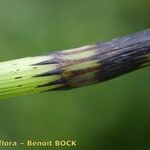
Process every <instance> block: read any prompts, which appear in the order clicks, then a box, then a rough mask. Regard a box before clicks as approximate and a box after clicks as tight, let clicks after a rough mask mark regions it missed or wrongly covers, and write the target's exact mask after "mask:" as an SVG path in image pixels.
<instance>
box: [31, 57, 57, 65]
mask: <svg viewBox="0 0 150 150" xmlns="http://www.w3.org/2000/svg"><path fill="white" fill-rule="evenodd" d="M48 64H59V60H58V59H56V58H53V59H51V60H45V61H41V62H39V63H36V64H32V66H36V65H48Z"/></svg>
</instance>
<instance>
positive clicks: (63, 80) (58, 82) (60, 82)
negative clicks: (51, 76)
mask: <svg viewBox="0 0 150 150" xmlns="http://www.w3.org/2000/svg"><path fill="white" fill-rule="evenodd" d="M57 84H66V80H65V79H63V78H60V79H58V80H55V81H52V82H49V83H46V84H43V85H39V86H37V88H39V87H46V86H52V85H57Z"/></svg>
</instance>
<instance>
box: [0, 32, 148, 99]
mask: <svg viewBox="0 0 150 150" xmlns="http://www.w3.org/2000/svg"><path fill="white" fill-rule="evenodd" d="M149 65H150V29H148V30H144V31H141V32H138V33H135V34H132V35H128V36H125V37H122V38H118V39H113V40H111V41H108V42H103V43H97V44H92V45H88V46H83V47H79V48H75V49H70V50H64V51H60V52H54V53H51V54H47V55H43V56H37V57H28V58H22V59H17V60H12V61H6V62H1V63H0V99H6V98H11V97H15V96H20V95H26V94H32V93H39V92H44V91H51V90H67V89H72V88H77V87H81V86H86V85H91V84H95V83H98V82H102V81H106V80H109V79H112V78H115V77H118V76H120V75H122V74H125V73H128V72H131V71H134V70H136V69H140V68H143V67H146V66H149Z"/></svg>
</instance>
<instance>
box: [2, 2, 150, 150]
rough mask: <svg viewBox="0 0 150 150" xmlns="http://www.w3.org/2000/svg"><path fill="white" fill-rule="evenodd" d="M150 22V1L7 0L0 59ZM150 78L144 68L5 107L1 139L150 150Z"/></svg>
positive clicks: (126, 31) (66, 46) (80, 42)
mask: <svg viewBox="0 0 150 150" xmlns="http://www.w3.org/2000/svg"><path fill="white" fill-rule="evenodd" d="M149 17H150V1H148V0H0V61H4V60H9V59H15V58H20V57H26V56H34V55H39V54H43V53H47V52H50V51H55V50H61V49H69V48H73V47H78V46H81V45H86V44H90V43H94V42H98V41H104V40H109V39H112V38H115V37H119V36H122V35H126V34H129V33H131V32H136V31H139V30H143V29H146V28H148V27H150V18H149ZM149 76H150V70H149V68H145V69H142V70H138V71H136V72H133V73H130V74H127V75H124V76H121V77H119V78H116V79H113V80H111V81H107V82H104V83H101V84H97V85H93V86H89V87H83V88H79V89H74V90H70V91H64V92H48V93H43V94H37V95H32V96H23V97H18V98H13V99H9V100H4V101H0V118H1V119H0V139H12V140H18V141H24V140H26V139H35V140H46V139H49V140H56V139H76V140H77V141H78V144H77V145H78V146H77V147H76V148H74V149H76V150H91V149H93V150H100V149H102V150H120V149H121V150H126V149H128V150H139V149H140V150H148V149H150V78H149ZM6 149H9V148H6ZM16 149H21V150H25V149H26V147H24V146H21V147H17V148H16ZM31 149H35V148H31ZM36 149H40V148H36ZM43 149H46V148H43ZM49 149H54V148H49ZM57 149H73V148H66V147H65V148H61V147H59V148H57Z"/></svg>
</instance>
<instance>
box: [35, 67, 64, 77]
mask: <svg viewBox="0 0 150 150" xmlns="http://www.w3.org/2000/svg"><path fill="white" fill-rule="evenodd" d="M61 73H62V71H61V70H60V69H55V70H52V71H48V72H44V73H41V74H38V75H35V76H34V77H45V76H50V75H60V74H61Z"/></svg>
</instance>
